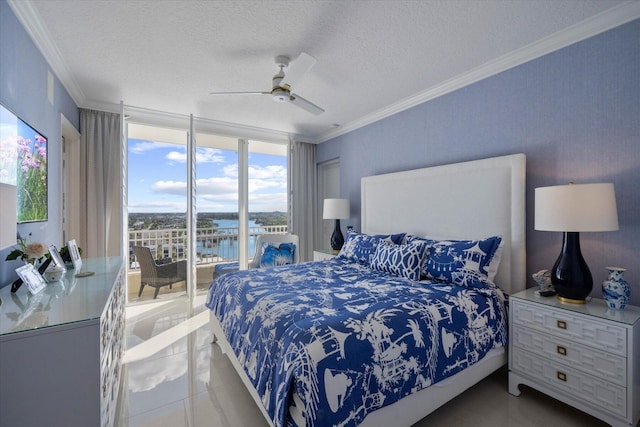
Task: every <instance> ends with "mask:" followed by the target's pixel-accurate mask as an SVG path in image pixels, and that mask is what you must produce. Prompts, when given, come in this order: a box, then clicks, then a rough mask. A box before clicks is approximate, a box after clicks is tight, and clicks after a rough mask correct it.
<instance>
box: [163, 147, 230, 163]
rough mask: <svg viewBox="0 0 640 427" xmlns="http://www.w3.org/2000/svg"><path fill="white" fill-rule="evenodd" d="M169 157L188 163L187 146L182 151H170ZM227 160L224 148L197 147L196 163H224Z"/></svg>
mask: <svg viewBox="0 0 640 427" xmlns="http://www.w3.org/2000/svg"><path fill="white" fill-rule="evenodd" d="M166 157H167V159H168V160H171V161H174V162H178V163H186V162H187V149H186V147H185V148H184V149H183V150H180V151H170V152H169V153H168V154H167V156H166ZM224 161H225V158H224V155H223V154H222V150H218V149H216V148H196V163H197V164H204V163H223V162H224Z"/></svg>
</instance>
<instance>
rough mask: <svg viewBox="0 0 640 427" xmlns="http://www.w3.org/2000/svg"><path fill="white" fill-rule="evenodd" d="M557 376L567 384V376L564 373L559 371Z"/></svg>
mask: <svg viewBox="0 0 640 427" xmlns="http://www.w3.org/2000/svg"><path fill="white" fill-rule="evenodd" d="M557 376H558V379H559V380H560V381H565V382H566V381H567V374H565V373H564V372H559V371H558V374H557Z"/></svg>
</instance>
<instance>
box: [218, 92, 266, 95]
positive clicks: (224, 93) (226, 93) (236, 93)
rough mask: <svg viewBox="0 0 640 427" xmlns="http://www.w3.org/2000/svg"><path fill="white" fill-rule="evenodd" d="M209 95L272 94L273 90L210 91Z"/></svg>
mask: <svg viewBox="0 0 640 427" xmlns="http://www.w3.org/2000/svg"><path fill="white" fill-rule="evenodd" d="M209 95H271V92H209Z"/></svg>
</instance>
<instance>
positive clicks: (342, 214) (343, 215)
mask: <svg viewBox="0 0 640 427" xmlns="http://www.w3.org/2000/svg"><path fill="white" fill-rule="evenodd" d="M349 216H350V214H349V199H324V204H323V209H322V218H323V219H335V220H336V224H335V227H334V229H333V234H331V249H333V251H334V252H335V253H337V252H338V251H340V249H342V245H343V244H344V236H343V235H342V230H341V229H340V220H341V219H349Z"/></svg>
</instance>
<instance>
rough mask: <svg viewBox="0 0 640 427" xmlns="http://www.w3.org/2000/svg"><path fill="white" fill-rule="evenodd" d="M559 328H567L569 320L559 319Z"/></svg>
mask: <svg viewBox="0 0 640 427" xmlns="http://www.w3.org/2000/svg"><path fill="white" fill-rule="evenodd" d="M558 328H560V329H567V322H565V321H564V320H558Z"/></svg>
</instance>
